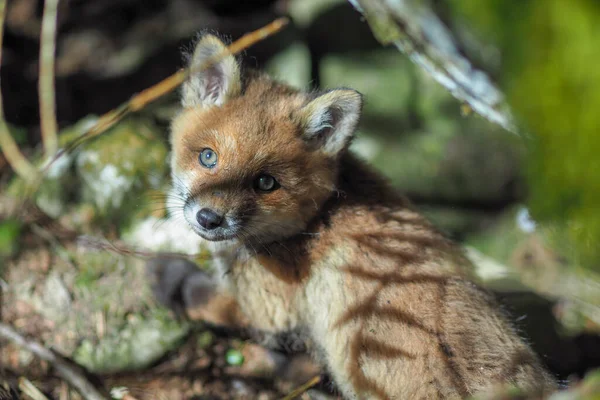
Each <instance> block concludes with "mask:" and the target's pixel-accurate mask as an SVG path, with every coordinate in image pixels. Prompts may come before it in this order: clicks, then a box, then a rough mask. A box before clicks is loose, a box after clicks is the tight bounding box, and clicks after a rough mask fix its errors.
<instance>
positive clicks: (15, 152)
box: [0, 0, 38, 182]
mask: <svg viewBox="0 0 600 400" xmlns="http://www.w3.org/2000/svg"><path fill="white" fill-rule="evenodd" d="M5 16H6V0H0V67H1V66H2V38H3V37H4V19H5ZM0 148H1V149H2V152H3V153H4V157H6V161H8V163H9V164H10V166H11V167H12V169H13V170H14V171H15V173H16V174H17V175H19V176H20V177H22V178H23V179H25V180H26V181H28V182H34V181H35V180H36V178H37V176H38V171H37V169H36V168H35V167H34V166H33V165H32V164H31V163H30V162H29V161H27V158H25V156H24V155H23V153H21V151H20V150H19V146H17V143H15V140H14V139H13V137H12V136H11V134H10V132H9V131H8V125H7V124H6V121H5V120H4V107H3V104H2V85H1V84H0Z"/></svg>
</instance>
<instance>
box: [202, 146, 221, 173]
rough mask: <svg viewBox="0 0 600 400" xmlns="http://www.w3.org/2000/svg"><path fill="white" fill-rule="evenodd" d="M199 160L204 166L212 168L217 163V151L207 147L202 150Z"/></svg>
mask: <svg viewBox="0 0 600 400" xmlns="http://www.w3.org/2000/svg"><path fill="white" fill-rule="evenodd" d="M198 160H199V161H200V164H202V166H204V167H206V168H212V167H214V166H215V165H217V153H215V152H214V151H213V150H212V149H209V148H208V147H207V148H206V149H204V150H202V151H201V152H200V155H199V156H198Z"/></svg>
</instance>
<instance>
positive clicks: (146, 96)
mask: <svg viewBox="0 0 600 400" xmlns="http://www.w3.org/2000/svg"><path fill="white" fill-rule="evenodd" d="M287 23H288V19H287V18H278V19H276V20H275V21H273V22H271V23H270V24H268V25H266V26H264V27H262V28H260V29H258V30H255V31H254V32H250V33H247V34H245V35H244V36H242V37H241V38H239V39H238V40H236V41H235V42H233V43H232V44H230V45H229V46H228V47H227V49H226V50H224V51H223V52H221V53H219V54H217V55H215V57H213V58H212V59H209V60H208V61H207V62H206V63H204V64H203V65H201V66H199V67H198V68H197V69H193V70H190V69H182V70H180V71H179V72H176V73H174V74H173V75H171V76H169V77H167V78H165V79H163V80H162V81H160V82H159V83H157V84H156V85H153V86H151V87H149V88H148V89H146V90H144V91H142V92H141V93H139V94H137V95H135V96H133V97H132V98H131V99H130V100H129V101H127V102H126V103H123V104H122V105H120V106H119V107H117V108H115V109H113V110H111V111H109V112H107V113H106V114H104V115H102V116H101V117H100V119H98V121H97V122H96V124H95V125H94V126H92V127H91V128H90V129H89V130H88V131H87V132H85V133H84V134H83V135H81V136H79V137H78V138H77V139H75V140H74V141H73V142H71V143H69V144H68V145H66V146H65V149H64V150H61V151H59V152H58V153H57V154H56V156H55V157H54V159H52V161H51V162H49V163H48V164H47V165H46V167H45V168H44V169H43V171H42V173H45V172H47V171H48V169H49V168H50V166H51V165H52V164H53V163H54V162H55V161H56V160H57V159H58V158H60V157H62V156H63V155H64V154H65V153H70V152H72V151H73V150H75V149H76V148H77V147H79V145H81V144H82V143H83V142H85V141H87V140H89V139H91V138H93V137H96V136H98V135H100V134H101V133H103V132H105V131H106V130H107V129H108V128H110V127H111V126H113V125H114V124H116V123H117V122H119V121H120V120H122V119H123V118H124V117H125V116H126V115H128V114H129V113H131V112H134V111H139V110H141V109H142V108H144V107H146V106H147V105H148V104H150V103H151V102H153V101H155V100H156V99H158V98H159V97H161V96H164V95H165V94H167V93H169V92H171V91H173V90H174V89H176V88H177V87H178V86H179V85H181V84H182V83H183V82H184V81H185V80H186V78H187V77H188V76H189V75H190V74H193V73H196V72H199V71H204V70H205V69H207V68H209V67H210V66H212V65H213V64H215V63H217V62H219V61H220V60H222V59H223V58H225V57H226V56H227V55H228V54H237V53H239V52H241V51H243V50H245V49H247V48H248V47H250V46H252V45H254V44H256V43H258V42H260V41H262V40H264V39H266V38H267V37H269V36H271V35H273V34H275V33H277V32H279V31H280V30H281V29H282V28H283V27H284V26H286V25H287Z"/></svg>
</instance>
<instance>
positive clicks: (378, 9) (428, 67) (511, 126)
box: [349, 0, 517, 133]
mask: <svg viewBox="0 0 600 400" xmlns="http://www.w3.org/2000/svg"><path fill="white" fill-rule="evenodd" d="M349 1H350V3H352V5H353V6H354V7H355V8H356V9H357V10H358V11H360V12H361V13H362V14H363V15H364V16H365V17H366V19H367V20H368V21H369V25H370V26H371V29H372V30H373V33H374V34H375V36H376V37H377V39H378V40H379V41H380V42H382V43H383V44H389V43H392V44H394V45H395V46H396V47H397V48H398V49H399V50H400V51H401V52H403V53H405V54H406V55H407V56H408V57H409V58H410V59H411V60H412V61H413V62H414V63H415V64H417V65H418V66H420V67H421V68H422V69H424V70H425V71H426V72H427V73H428V74H429V75H431V77H433V78H434V79H435V80H436V81H437V82H438V83H439V84H441V85H442V86H444V87H445V88H446V89H447V90H448V91H449V92H450V93H451V94H452V95H453V96H454V97H456V98H457V99H459V100H461V101H464V102H466V103H467V104H468V105H469V106H470V108H471V109H473V111H475V112H477V113H478V114H480V115H481V116H483V117H485V118H486V119H488V120H489V121H491V122H493V123H495V124H498V125H500V126H501V127H503V128H504V129H506V130H508V131H510V132H513V133H516V132H517V127H516V126H515V123H514V121H513V117H512V115H511V113H510V110H509V108H508V106H507V104H506V103H505V100H504V95H503V94H502V92H501V91H500V90H499V89H498V88H497V87H496V86H495V85H494V83H493V82H492V81H491V79H490V78H489V77H488V75H487V74H486V73H485V72H484V71H481V70H478V69H476V68H475V67H474V66H473V64H472V63H471V61H470V60H469V59H467V58H466V57H465V56H464V55H462V54H461V53H460V51H459V50H458V46H457V44H456V43H457V41H456V40H455V38H454V37H453V36H452V33H451V32H450V31H449V30H448V29H447V28H446V26H445V25H444V24H443V23H442V21H441V20H440V19H439V18H438V16H437V15H436V14H435V13H434V12H433V11H432V10H431V8H430V7H429V6H428V3H427V2H426V1H416V0H349Z"/></svg>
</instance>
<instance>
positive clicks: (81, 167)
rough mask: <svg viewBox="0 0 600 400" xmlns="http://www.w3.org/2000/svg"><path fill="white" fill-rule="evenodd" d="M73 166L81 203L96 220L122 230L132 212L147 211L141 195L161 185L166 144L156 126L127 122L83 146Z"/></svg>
mask: <svg viewBox="0 0 600 400" xmlns="http://www.w3.org/2000/svg"><path fill="white" fill-rule="evenodd" d="M75 164H76V169H77V175H78V177H79V178H80V179H81V197H82V200H83V201H84V202H87V203H89V204H92V205H93V206H94V207H95V209H96V210H97V214H98V216H99V217H100V218H102V219H104V220H107V221H112V222H119V224H120V226H121V227H123V226H126V225H127V222H129V221H130V220H131V219H132V216H133V214H134V213H135V212H136V211H137V212H139V211H140V210H141V209H145V208H148V207H147V206H148V204H144V203H145V202H144V201H143V200H144V194H147V192H148V191H150V190H157V189H159V188H161V187H162V185H163V184H164V182H165V180H166V176H167V170H168V160H167V145H166V143H165V140H164V138H162V137H161V135H160V134H159V132H158V128H157V127H155V126H153V125H152V124H150V123H148V122H144V121H141V120H136V119H128V120H126V121H122V122H120V123H119V124H118V125H117V126H115V127H114V128H113V129H111V130H110V131H109V132H106V133H104V134H102V135H101V136H100V137H98V138H97V139H95V140H94V141H92V142H91V143H87V144H86V146H85V148H84V149H82V150H81V151H80V153H79V154H78V155H77V159H76V162H75ZM148 214H150V211H149V210H148Z"/></svg>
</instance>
